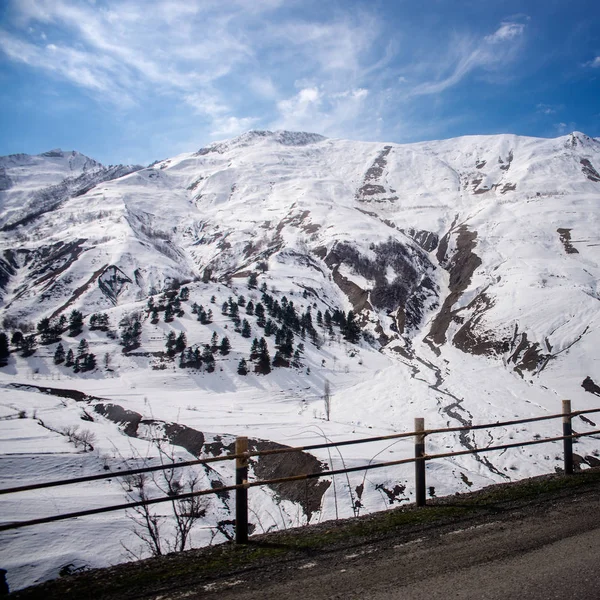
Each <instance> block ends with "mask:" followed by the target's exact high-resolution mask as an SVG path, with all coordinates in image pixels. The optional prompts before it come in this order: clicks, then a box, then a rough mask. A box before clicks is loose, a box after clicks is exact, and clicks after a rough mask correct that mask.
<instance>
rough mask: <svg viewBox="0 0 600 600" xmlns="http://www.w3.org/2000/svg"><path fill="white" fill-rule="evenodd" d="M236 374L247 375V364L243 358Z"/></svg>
mask: <svg viewBox="0 0 600 600" xmlns="http://www.w3.org/2000/svg"><path fill="white" fill-rule="evenodd" d="M237 372H238V375H248V364H247V363H246V359H245V358H242V359H241V360H240V362H239V363H238V368H237Z"/></svg>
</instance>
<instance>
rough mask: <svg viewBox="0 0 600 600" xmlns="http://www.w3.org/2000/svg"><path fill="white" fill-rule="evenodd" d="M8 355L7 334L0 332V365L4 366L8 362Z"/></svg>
mask: <svg viewBox="0 0 600 600" xmlns="http://www.w3.org/2000/svg"><path fill="white" fill-rule="evenodd" d="M9 356H10V346H9V344H8V336H7V335H6V333H4V332H2V333H0V367H5V366H6V365H7V364H8V357H9Z"/></svg>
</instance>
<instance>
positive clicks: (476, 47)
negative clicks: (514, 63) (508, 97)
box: [409, 23, 525, 96]
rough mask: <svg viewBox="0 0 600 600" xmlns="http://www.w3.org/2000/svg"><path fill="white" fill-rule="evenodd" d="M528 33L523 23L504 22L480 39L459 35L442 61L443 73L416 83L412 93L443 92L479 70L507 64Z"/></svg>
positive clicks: (416, 94)
mask: <svg viewBox="0 0 600 600" xmlns="http://www.w3.org/2000/svg"><path fill="white" fill-rule="evenodd" d="M524 33H525V25H524V24H522V23H502V24H501V25H500V27H499V28H498V29H497V30H496V31H495V32H494V33H492V34H490V35H486V36H483V37H482V38H479V39H477V38H474V37H473V36H471V35H467V36H464V35H463V36H455V38H454V39H453V40H452V43H451V45H450V48H449V49H448V51H447V53H446V59H445V60H444V59H441V60H440V62H441V64H442V65H443V70H442V73H441V75H440V76H439V77H437V78H436V79H434V80H433V81H424V82H422V83H420V84H418V85H416V86H415V87H414V88H413V89H412V90H410V92H409V94H410V95H413V96H420V95H425V94H439V93H441V92H443V91H444V90H446V89H448V88H450V87H453V86H455V85H457V84H458V83H460V82H461V81H462V80H463V79H464V78H465V77H466V76H467V75H469V74H471V73H473V72H474V71H476V70H478V69H481V70H484V71H490V70H493V69H496V68H498V67H499V66H501V65H506V63H507V62H508V61H510V60H512V59H514V57H515V56H516V54H517V53H518V50H519V43H518V42H519V40H520V38H522V37H523V36H524Z"/></svg>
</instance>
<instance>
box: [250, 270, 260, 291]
mask: <svg viewBox="0 0 600 600" xmlns="http://www.w3.org/2000/svg"><path fill="white" fill-rule="evenodd" d="M257 284H258V275H257V274H256V273H255V272H254V271H252V273H250V275H248V287H249V288H250V289H251V290H253V289H255V288H256V286H257Z"/></svg>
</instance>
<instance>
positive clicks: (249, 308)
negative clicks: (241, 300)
mask: <svg viewBox="0 0 600 600" xmlns="http://www.w3.org/2000/svg"><path fill="white" fill-rule="evenodd" d="M246 314H247V315H250V316H252V315H253V314H254V302H252V300H249V301H248V304H246Z"/></svg>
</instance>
